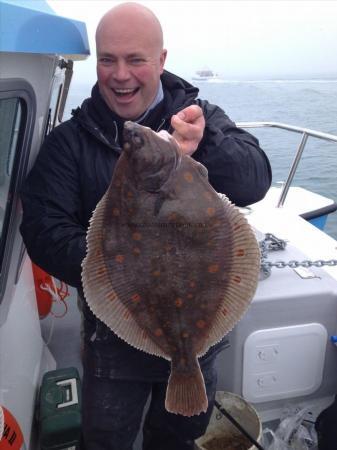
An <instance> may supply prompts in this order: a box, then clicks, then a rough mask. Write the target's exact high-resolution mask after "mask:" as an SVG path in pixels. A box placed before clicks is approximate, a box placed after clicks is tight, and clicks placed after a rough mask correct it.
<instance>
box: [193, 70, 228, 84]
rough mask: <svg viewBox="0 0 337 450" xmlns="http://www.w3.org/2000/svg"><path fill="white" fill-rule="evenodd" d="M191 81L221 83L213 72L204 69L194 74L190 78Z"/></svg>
mask: <svg viewBox="0 0 337 450" xmlns="http://www.w3.org/2000/svg"><path fill="white" fill-rule="evenodd" d="M192 80H193V81H211V82H212V81H213V82H214V81H222V80H221V78H219V76H218V74H216V73H215V72H213V71H212V70H211V69H208V68H204V69H200V70H197V71H196V72H195V75H194V76H193V77H192Z"/></svg>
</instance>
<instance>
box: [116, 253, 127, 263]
mask: <svg viewBox="0 0 337 450" xmlns="http://www.w3.org/2000/svg"><path fill="white" fill-rule="evenodd" d="M124 259H125V256H124V255H116V256H115V261H117V262H118V263H122V262H124Z"/></svg>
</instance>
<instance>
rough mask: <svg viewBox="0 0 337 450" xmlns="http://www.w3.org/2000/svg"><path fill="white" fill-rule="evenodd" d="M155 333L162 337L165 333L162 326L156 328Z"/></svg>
mask: <svg viewBox="0 0 337 450" xmlns="http://www.w3.org/2000/svg"><path fill="white" fill-rule="evenodd" d="M154 334H155V336H157V337H160V336H162V335H163V330H162V329H161V328H157V329H156V330H154Z"/></svg>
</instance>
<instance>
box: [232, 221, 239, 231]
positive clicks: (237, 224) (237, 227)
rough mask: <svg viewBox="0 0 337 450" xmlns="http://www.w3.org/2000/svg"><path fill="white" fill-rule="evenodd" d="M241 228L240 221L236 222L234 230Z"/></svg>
mask: <svg viewBox="0 0 337 450" xmlns="http://www.w3.org/2000/svg"><path fill="white" fill-rule="evenodd" d="M240 228H241V225H240V224H239V223H236V224H235V225H234V227H233V230H234V231H238V230H240Z"/></svg>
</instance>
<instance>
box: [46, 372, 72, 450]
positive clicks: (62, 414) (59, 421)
mask: <svg viewBox="0 0 337 450" xmlns="http://www.w3.org/2000/svg"><path fill="white" fill-rule="evenodd" d="M39 428H40V443H41V449H42V450H61V449H69V448H76V447H77V446H78V445H79V442H80V436H81V382H80V376H79V373H78V371H77V369H76V368H74V367H69V368H67V369H59V370H52V371H50V372H47V373H45V375H44V376H43V379H42V386H41V389H40V408H39Z"/></svg>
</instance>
